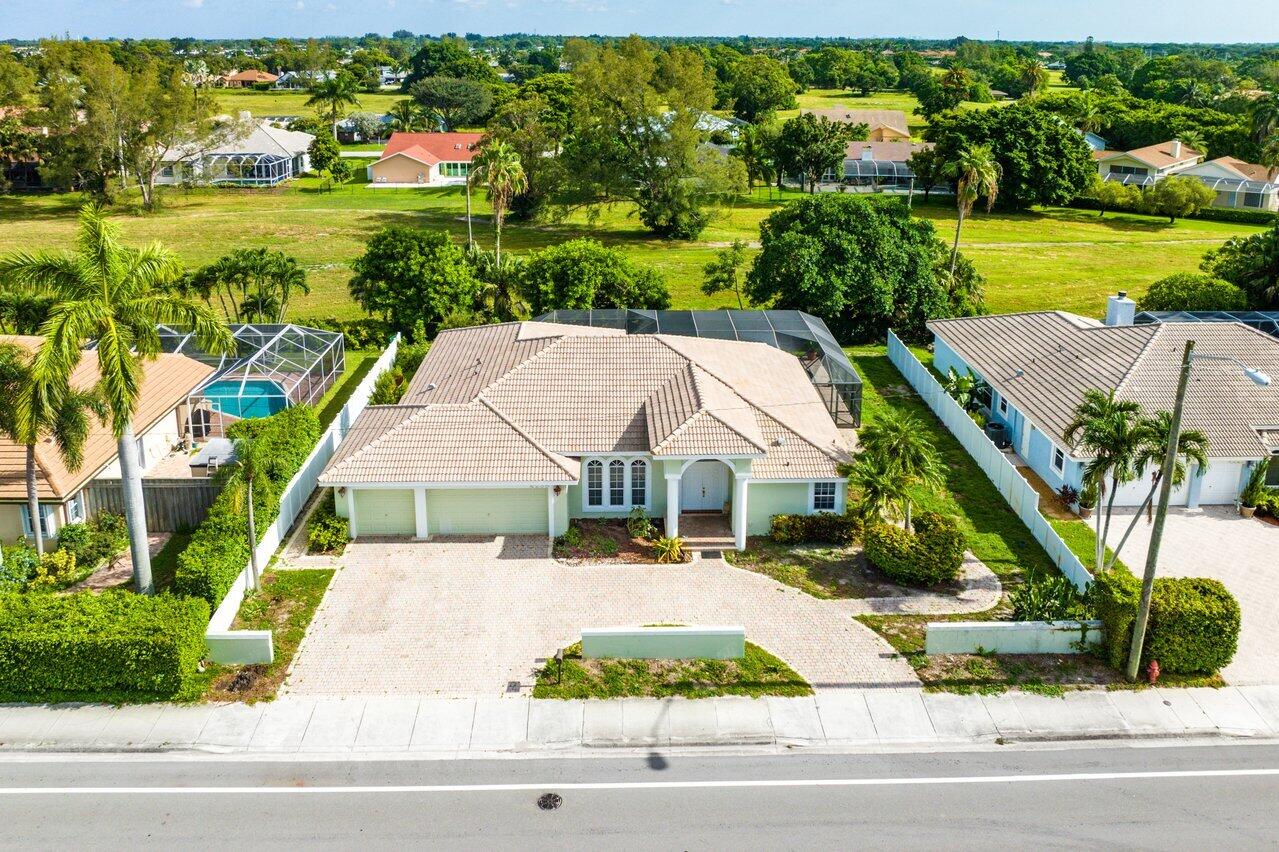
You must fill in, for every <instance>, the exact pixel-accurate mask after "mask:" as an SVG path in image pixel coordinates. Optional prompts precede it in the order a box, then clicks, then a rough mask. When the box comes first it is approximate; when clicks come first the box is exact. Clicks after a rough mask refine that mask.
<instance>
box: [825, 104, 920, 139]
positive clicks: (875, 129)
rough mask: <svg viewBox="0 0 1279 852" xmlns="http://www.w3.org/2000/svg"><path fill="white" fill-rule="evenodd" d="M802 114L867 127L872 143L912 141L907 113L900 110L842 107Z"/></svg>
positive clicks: (867, 136) (868, 137) (868, 136)
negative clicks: (810, 114)
mask: <svg viewBox="0 0 1279 852" xmlns="http://www.w3.org/2000/svg"><path fill="white" fill-rule="evenodd" d="M800 112H801V113H812V114H813V115H820V116H824V117H826V118H828V119H830V120H831V121H839V122H843V123H845V124H864V125H866V127H867V131H866V139H867V140H868V141H870V142H909V141H910V124H909V123H908V122H907V121H906V113H904V112H902V111H901V110H899V109H849V108H848V107H842V106H841V107H831V108H829V109H803V110H800Z"/></svg>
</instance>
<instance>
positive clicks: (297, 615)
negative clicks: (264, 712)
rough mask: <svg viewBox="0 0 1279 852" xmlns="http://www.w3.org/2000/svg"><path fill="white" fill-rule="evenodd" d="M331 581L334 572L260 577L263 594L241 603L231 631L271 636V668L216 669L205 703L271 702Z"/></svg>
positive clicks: (269, 573)
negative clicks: (272, 633)
mask: <svg viewBox="0 0 1279 852" xmlns="http://www.w3.org/2000/svg"><path fill="white" fill-rule="evenodd" d="M331 579H333V570H332V569H307V570H296V571H294V570H290V571H277V570H270V571H266V572H264V573H263V575H262V589H261V590H260V591H258V592H251V593H250V594H249V595H247V596H246V597H245V599H244V603H242V604H240V612H239V613H238V614H237V615H236V617H235V621H234V622H233V623H232V624H231V627H232V629H235V630H272V631H274V636H273V638H274V640H275V662H273V663H271V664H270V665H265V664H263V665H247V666H226V667H217V670H216V672H215V673H214V675H213V677H212V678H211V683H210V684H209V687H208V689H206V690H205V693H204V697H205V699H206V700H208V701H245V702H248V703H253V702H255V701H263V700H270V699H272V698H274V697H275V693H276V691H277V690H279V688H280V684H282V683H283V682H284V676H285V675H286V674H287V673H288V671H289V665H290V664H291V663H292V662H293V656H294V655H295V654H296V653H297V650H298V646H299V645H301V644H302V637H303V636H305V635H306V628H307V625H309V624H310V623H311V618H312V617H313V616H314V615H315V610H316V609H317V608H318V607H319V606H320V601H321V600H322V599H323V598H324V590H325V589H327V588H328V587H329V580H331Z"/></svg>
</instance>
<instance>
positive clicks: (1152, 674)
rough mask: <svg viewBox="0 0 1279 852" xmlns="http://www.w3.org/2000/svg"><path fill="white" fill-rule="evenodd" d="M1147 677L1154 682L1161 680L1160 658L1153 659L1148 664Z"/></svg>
mask: <svg viewBox="0 0 1279 852" xmlns="http://www.w3.org/2000/svg"><path fill="white" fill-rule="evenodd" d="M1146 679H1147V680H1149V681H1150V682H1151V683H1152V684H1153V683H1154V682H1155V681H1157V680H1159V661H1158V660H1151V661H1150V664H1149V665H1147V666H1146Z"/></svg>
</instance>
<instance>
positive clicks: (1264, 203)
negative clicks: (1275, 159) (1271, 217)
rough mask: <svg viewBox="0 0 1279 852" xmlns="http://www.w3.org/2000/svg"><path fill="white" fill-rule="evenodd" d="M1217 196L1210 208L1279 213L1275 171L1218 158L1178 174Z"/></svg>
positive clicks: (1277, 170) (1278, 173)
mask: <svg viewBox="0 0 1279 852" xmlns="http://www.w3.org/2000/svg"><path fill="white" fill-rule="evenodd" d="M1181 174H1184V175H1190V176H1191V177H1197V178H1199V179H1200V180H1201V181H1203V182H1204V184H1205V185H1206V186H1208V187H1209V188H1210V189H1212V190H1213V191H1214V192H1216V193H1217V197H1216V198H1215V199H1213V202H1212V206H1213V207H1226V208H1238V209H1243V210H1270V211H1272V212H1273V211H1279V168H1276V167H1273V166H1259V165H1257V164H1256V163H1248V162H1245V161H1243V160H1240V159H1239V158H1237V157H1218V158H1217V159H1215V160H1208V161H1207V162H1205V163H1200V164H1199V165H1197V166H1191V167H1190V168H1188V169H1186V170H1185V171H1183V172H1181Z"/></svg>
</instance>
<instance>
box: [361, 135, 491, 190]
mask: <svg viewBox="0 0 1279 852" xmlns="http://www.w3.org/2000/svg"><path fill="white" fill-rule="evenodd" d="M483 136H484V134H482V133H400V132H396V133H392V134H391V138H390V139H388V140H387V142H386V147H385V148H384V149H382V156H381V158H379V159H378V160H377V162H375V163H373V164H371V165H370V166H368V169H367V171H368V177H369V185H370V186H375V187H378V186H387V187H397V186H450V185H454V184H461V183H466V177H467V175H468V174H469V173H470V168H471V160H473V159H475V154H476V149H477V146H478V145H479V144H480V139H482V138H483Z"/></svg>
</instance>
